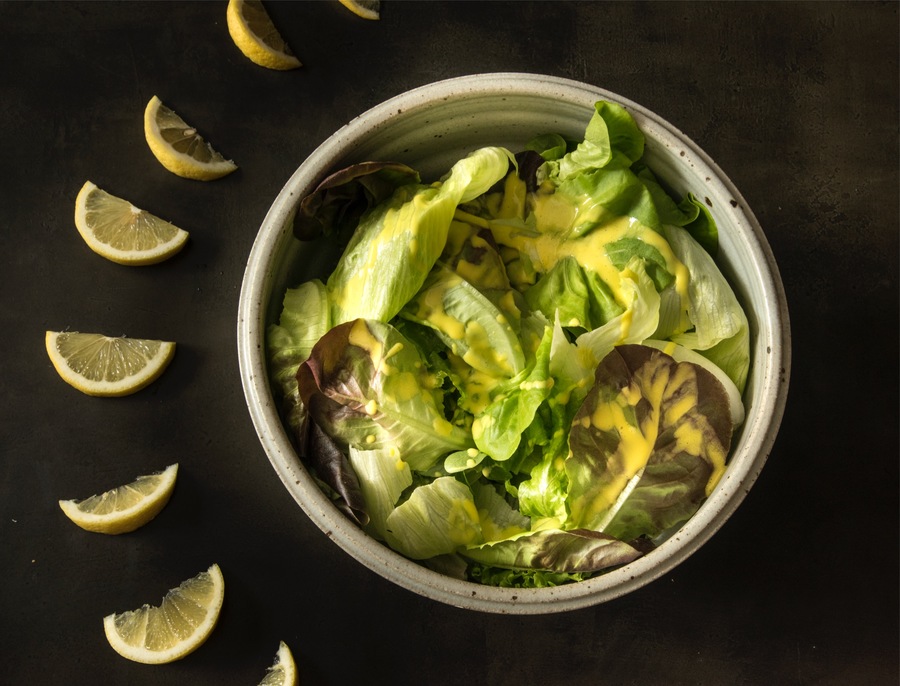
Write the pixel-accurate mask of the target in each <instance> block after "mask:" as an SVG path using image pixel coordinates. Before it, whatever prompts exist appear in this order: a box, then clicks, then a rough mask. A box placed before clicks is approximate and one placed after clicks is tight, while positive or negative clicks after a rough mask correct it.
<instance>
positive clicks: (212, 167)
mask: <svg viewBox="0 0 900 686" xmlns="http://www.w3.org/2000/svg"><path fill="white" fill-rule="evenodd" d="M161 106H163V102H162V101H161V100H160V99H159V97H157V96H156V95H154V96H153V97H152V98H150V101H149V102H148V103H147V107H145V108H144V138H145V139H146V141H147V145H148V147H149V148H150V152H152V153H153V156H154V157H155V158H156V159H157V161H158V162H159V163H160V164H161V165H162V166H163V167H165V168H166V169H167V170H168V171H170V172H172V173H173V174H175V175H176V176H180V177H182V178H184V179H192V180H194V181H215V180H216V179H221V178H222V177H223V176H227V175H228V174H231V173H232V172H233V171H235V170H236V169H237V165H236V164H235V163H234V162H233V161H232V160H226V159H224V158H222V160H217V161H215V162H200V161H198V160H196V159H194V158H193V157H191V156H190V155H186V154H184V153H183V152H179V151H178V150H175V149H174V148H172V146H170V145H169V144H168V143H166V141H165V140H164V139H163V137H162V133H161V132H160V130H159V125H158V124H157V122H156V113H157V112H158V111H159V108H160V107H161ZM179 118H180V117H179ZM182 121H184V120H183V119H182ZM185 125H186V126H187V127H188V128H192V127H190V125H188V124H187V123H185ZM198 138H200V140H202V141H203V142H204V143H205V144H206V145H207V146H209V147H210V149H211V150H213V151H214V152H215V153H216V154H217V155H219V156H221V155H220V153H218V152H217V151H215V149H214V148H212V146H211V145H210V144H209V143H208V142H207V141H206V140H205V139H204V138H203V137H202V136H199V135H198Z"/></svg>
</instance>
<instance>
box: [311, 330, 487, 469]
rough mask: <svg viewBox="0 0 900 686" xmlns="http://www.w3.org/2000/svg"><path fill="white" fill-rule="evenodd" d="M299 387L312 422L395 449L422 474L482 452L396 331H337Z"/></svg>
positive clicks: (360, 445)
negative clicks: (459, 453) (446, 459)
mask: <svg viewBox="0 0 900 686" xmlns="http://www.w3.org/2000/svg"><path fill="white" fill-rule="evenodd" d="M298 384H299V388H300V397H301V399H302V401H303V403H304V405H306V407H307V408H308V409H309V413H310V415H312V417H313V419H314V420H315V421H316V422H317V423H318V424H319V425H320V426H322V427H323V428H324V429H325V430H326V431H327V432H328V434H329V435H331V436H333V437H334V438H335V439H336V440H337V441H338V442H339V443H341V444H343V445H346V446H353V447H354V448H356V449H358V450H390V449H392V448H393V449H394V450H395V451H396V452H397V454H398V455H399V456H400V457H401V458H402V459H403V460H404V461H405V462H407V463H408V464H409V465H410V467H411V468H412V469H414V470H427V469H428V468H429V467H431V466H432V465H434V464H435V462H437V460H438V459H439V458H441V457H442V456H444V455H446V454H447V453H449V452H453V451H456V450H464V449H466V448H470V447H473V446H474V444H473V441H472V438H471V436H470V435H469V433H468V432H466V431H465V430H463V429H461V428H460V427H458V426H454V425H452V424H451V423H450V422H449V421H447V419H446V418H445V416H444V412H443V399H442V397H441V392H440V389H439V388H437V387H436V380H435V378H434V376H433V375H432V374H431V373H430V372H428V370H427V369H426V368H425V366H424V364H423V359H422V356H421V354H420V353H419V351H418V350H417V349H416V348H415V347H414V346H413V344H412V343H411V342H410V341H409V339H407V338H406V337H404V336H403V335H402V334H401V333H400V332H399V331H397V330H396V329H395V328H394V327H392V326H391V325H390V324H386V323H384V322H380V321H377V320H366V319H356V320H354V321H352V322H347V323H345V324H340V325H338V326H336V327H334V328H333V329H331V330H330V331H329V332H328V333H326V334H325V335H324V336H323V337H322V338H321V339H320V340H319V342H318V343H317V344H316V346H315V347H314V348H313V350H312V353H311V354H310V357H309V359H308V360H306V362H304V363H303V364H302V365H301V366H300V369H299V371H298Z"/></svg>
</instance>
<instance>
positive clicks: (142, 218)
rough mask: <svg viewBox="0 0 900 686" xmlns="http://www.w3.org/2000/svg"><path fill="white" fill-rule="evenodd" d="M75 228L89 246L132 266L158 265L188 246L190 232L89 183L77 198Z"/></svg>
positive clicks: (97, 251)
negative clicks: (186, 243)
mask: <svg viewBox="0 0 900 686" xmlns="http://www.w3.org/2000/svg"><path fill="white" fill-rule="evenodd" d="M75 226H76V228H77V229H78V233H80V234H81V237H82V238H83V239H84V242H85V243H87V244H88V247H89V248H90V249H91V250H93V251H94V252H95V253H97V254H98V255H102V256H103V257H105V258H106V259H108V260H112V261H113V262H118V263H119V264H128V265H145V264H156V263H157V262H162V261H163V260H165V259H168V258H170V257H172V255H174V254H175V253H177V252H178V251H179V250H181V249H182V248H183V247H184V244H185V242H186V241H187V239H188V232H187V231H184V230H183V229H179V228H178V227H177V226H175V225H174V224H171V223H169V222H167V221H165V220H163V219H160V218H159V217H157V216H155V215H152V214H150V213H149V212H146V211H144V210H141V209H138V208H137V207H135V206H134V205H132V204H131V203H130V202H128V201H127V200H123V199H122V198H118V197H116V196H115V195H111V194H109V193H107V192H106V191H104V190H102V189H100V188H97V186H96V184H94V183H92V182H91V181H88V182H86V183H85V184H84V186H82V187H81V190H80V191H79V192H78V197H77V198H76V199H75Z"/></svg>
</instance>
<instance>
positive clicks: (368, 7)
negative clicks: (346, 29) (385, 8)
mask: <svg viewBox="0 0 900 686" xmlns="http://www.w3.org/2000/svg"><path fill="white" fill-rule="evenodd" d="M341 4H342V5H343V6H344V7H346V8H347V9H348V10H350V11H351V12H353V14H355V15H356V16H357V17H362V18H363V19H373V20H377V19H380V18H381V0H341Z"/></svg>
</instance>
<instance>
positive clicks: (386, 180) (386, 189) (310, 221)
mask: <svg viewBox="0 0 900 686" xmlns="http://www.w3.org/2000/svg"><path fill="white" fill-rule="evenodd" d="M418 182H419V173H418V172H417V171H416V170H415V169H412V168H411V167H407V166H406V165H405V164H401V163H399V162H361V163H359V164H354V165H351V166H349V167H345V168H344V169H340V170H338V171H336V172H334V173H333V174H331V175H329V176H328V177H326V178H325V180H323V181H322V182H321V183H320V184H319V185H318V186H317V187H316V189H315V190H314V191H313V192H312V193H310V194H309V195H307V196H306V197H305V198H303V200H301V201H300V205H299V207H298V209H297V214H296V216H295V217H294V236H295V237H296V238H298V239H299V240H301V241H308V240H312V239H315V238H318V237H319V236H321V235H323V234H324V235H329V234H331V233H333V232H335V231H338V232H340V231H343V230H345V229H350V230H352V229H353V228H354V227H355V226H356V224H357V222H358V221H359V218H360V217H361V216H362V215H363V213H364V212H365V211H366V210H367V209H369V208H370V207H373V206H374V205H377V204H378V203H380V202H381V201H383V200H385V199H386V198H389V197H390V196H391V195H392V194H393V192H394V191H395V190H396V189H397V188H399V187H400V186H404V185H406V184H408V183H418Z"/></svg>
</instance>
